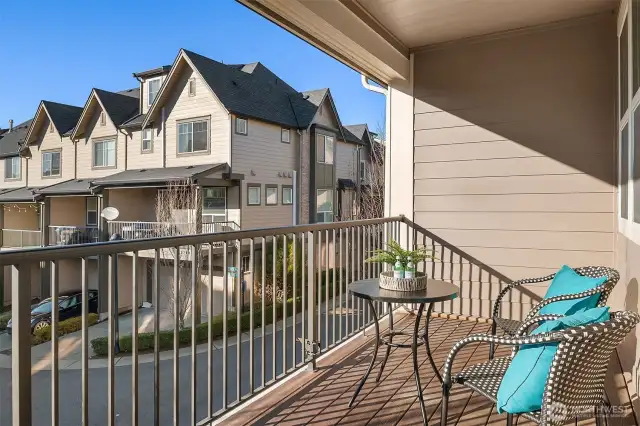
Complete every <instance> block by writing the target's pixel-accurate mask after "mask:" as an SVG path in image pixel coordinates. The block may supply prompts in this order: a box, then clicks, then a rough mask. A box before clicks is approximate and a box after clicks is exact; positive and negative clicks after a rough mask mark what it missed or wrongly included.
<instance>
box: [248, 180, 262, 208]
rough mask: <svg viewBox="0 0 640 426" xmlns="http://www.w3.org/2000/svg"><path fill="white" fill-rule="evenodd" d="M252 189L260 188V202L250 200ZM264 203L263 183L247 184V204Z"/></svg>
mask: <svg viewBox="0 0 640 426" xmlns="http://www.w3.org/2000/svg"><path fill="white" fill-rule="evenodd" d="M252 189H257V190H258V202H257V203H251V202H249V201H250V197H249V194H250V193H251V190H252ZM259 205H262V185H259V184H248V185H247V206H259Z"/></svg>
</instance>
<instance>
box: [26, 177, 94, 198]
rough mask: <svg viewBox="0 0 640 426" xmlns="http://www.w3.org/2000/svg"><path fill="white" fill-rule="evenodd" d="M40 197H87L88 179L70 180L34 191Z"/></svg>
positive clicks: (88, 192) (89, 188)
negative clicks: (40, 195)
mask: <svg viewBox="0 0 640 426" xmlns="http://www.w3.org/2000/svg"><path fill="white" fill-rule="evenodd" d="M35 193H36V194H42V195H87V194H91V181H90V180H89V179H71V180H67V181H64V182H60V183H56V184H54V185H50V186H45V187H43V188H40V189H37V190H35Z"/></svg>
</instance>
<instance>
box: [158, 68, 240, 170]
mask: <svg viewBox="0 0 640 426" xmlns="http://www.w3.org/2000/svg"><path fill="white" fill-rule="evenodd" d="M191 78H194V79H195V83H196V95H195V96H189V85H188V84H187V83H188V82H189V79H191ZM165 111H166V114H167V115H166V147H167V153H166V158H167V167H173V166H185V165H191V164H216V163H228V162H229V142H230V139H229V137H230V136H229V131H230V122H229V115H228V114H227V112H226V111H225V109H224V108H223V107H222V105H221V104H220V102H219V101H218V100H217V99H216V98H215V96H214V95H213V94H212V93H211V90H210V89H209V87H208V86H207V85H206V84H205V83H204V82H203V81H202V79H200V78H199V77H198V76H196V75H195V74H194V73H193V72H192V71H191V68H189V67H185V68H184V71H183V72H182V74H181V75H180V76H178V78H177V80H176V82H175V85H174V88H173V89H172V94H171V96H170V98H169V99H168V101H167V102H166V106H165ZM191 119H205V120H209V144H210V145H209V150H208V151H207V152H198V153H189V154H178V122H179V121H182V120H187V121H190V120H191ZM156 136H158V137H157V141H161V140H162V139H161V138H162V132H161V133H160V135H158V134H156ZM154 145H155V146H154V149H156V148H159V146H158V145H157V143H155V144H154ZM159 166H160V165H158V166H157V167H159Z"/></svg>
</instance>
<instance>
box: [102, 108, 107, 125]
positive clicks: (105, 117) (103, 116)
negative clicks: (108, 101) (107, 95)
mask: <svg viewBox="0 0 640 426" xmlns="http://www.w3.org/2000/svg"><path fill="white" fill-rule="evenodd" d="M106 124H107V115H106V114H105V113H104V111H102V112H101V113H100V125H101V126H105V125H106Z"/></svg>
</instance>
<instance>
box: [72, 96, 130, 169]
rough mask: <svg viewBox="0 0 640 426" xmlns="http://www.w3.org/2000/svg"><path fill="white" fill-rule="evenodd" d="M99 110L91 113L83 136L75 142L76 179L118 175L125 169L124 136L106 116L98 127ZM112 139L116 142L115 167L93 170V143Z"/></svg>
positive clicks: (97, 108)
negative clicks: (102, 124)
mask: <svg viewBox="0 0 640 426" xmlns="http://www.w3.org/2000/svg"><path fill="white" fill-rule="evenodd" d="M101 111H102V110H101V108H100V107H99V106H98V107H96V108H95V109H94V110H93V112H92V113H91V119H90V120H89V123H88V124H87V128H86V133H85V135H84V136H83V137H82V138H80V140H79V141H77V142H76V149H77V167H78V179H82V178H98V177H104V176H108V175H111V174H114V173H118V172H121V171H123V170H124V167H125V164H124V163H125V155H126V152H125V135H123V134H122V133H120V132H118V129H116V127H115V126H114V124H113V123H112V122H111V119H110V118H109V115H106V123H105V125H104V126H101V125H100V112H101ZM110 138H113V139H115V140H116V167H98V168H93V142H94V141H95V140H105V139H110Z"/></svg>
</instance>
